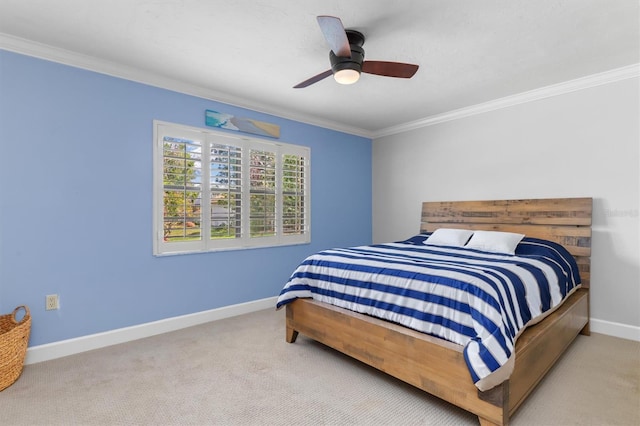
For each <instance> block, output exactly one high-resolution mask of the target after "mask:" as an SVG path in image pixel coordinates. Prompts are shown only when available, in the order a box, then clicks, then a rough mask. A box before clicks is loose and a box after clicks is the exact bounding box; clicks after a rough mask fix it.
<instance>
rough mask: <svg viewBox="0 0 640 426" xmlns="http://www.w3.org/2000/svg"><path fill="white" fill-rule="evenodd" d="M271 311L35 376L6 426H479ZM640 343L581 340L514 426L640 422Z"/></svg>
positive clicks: (5, 399)
mask: <svg viewBox="0 0 640 426" xmlns="http://www.w3.org/2000/svg"><path fill="white" fill-rule="evenodd" d="M284 335H285V331H284V310H282V311H275V310H265V311H260V312H254V313H251V314H247V315H242V316H237V317H234V318H228V319H225V320H220V321H215V322H211V323H207V324H202V325H199V326H195V327H191V328H188V329H184V330H179V331H175V332H172V333H167V334H163V335H159V336H154V337H150V338H146V339H141V340H137V341H134V342H129V343H125V344H121V345H116V346H111V347H107V348H103V349H99V350H95V351H91V352H85V353H82V354H77V355H73V356H69V357H65V358H60V359H57V360H52V361H47V362H42V363H39V364H31V365H27V366H25V369H24V372H23V373H22V376H21V377H20V378H19V379H18V381H17V382H16V383H14V384H13V385H12V386H10V387H9V388H7V389H5V390H4V391H2V392H0V424H2V425H478V420H477V418H476V417H475V416H473V415H471V414H470V413H467V412H465V411H463V410H461V409H459V408H457V407H454V406H452V405H450V404H448V403H446V402H443V401H441V400H439V399H438V398H435V397H432V396H430V395H428V394H425V393H424V392H421V391H420V390H418V389H416V388H413V387H412V386H409V385H406V384H404V383H402V382H400V381H398V380H396V379H394V378H392V377H389V376H387V375H386V374H384V373H381V372H379V371H377V370H374V369H372V368H370V367H367V366H365V365H363V364H361V363H359V362H357V361H355V360H352V359H351V358H348V357H346V356H344V355H342V354H340V353H338V352H335V351H333V350H332V349H329V348H327V347H325V346H323V345H320V344H318V343H316V342H314V341H312V340H310V339H308V338H306V337H305V336H303V335H300V336H299V337H298V340H297V342H296V343H294V344H288V343H286V342H285V340H284ZM639 383H640V342H634V341H629V340H624V339H617V338H613V337H609V336H604V335H598V334H593V335H592V336H590V337H586V336H579V337H578V338H577V340H576V341H575V342H574V343H573V345H572V346H571V347H570V349H569V350H568V352H567V353H566V354H565V355H564V356H563V357H562V359H561V360H560V361H559V363H558V364H557V365H556V366H555V367H554V368H553V369H552V370H551V372H550V373H549V375H548V376H547V377H546V378H545V379H544V380H543V381H542V382H541V383H540V385H539V386H538V388H537V389H536V391H535V392H534V393H533V394H532V395H531V396H530V397H529V398H528V399H527V401H526V402H525V403H524V404H523V405H522V406H521V408H520V409H519V410H518V412H517V413H516V414H515V415H514V416H513V417H512V419H511V424H512V425H514V426H519V425H638V424H640V392H639Z"/></svg>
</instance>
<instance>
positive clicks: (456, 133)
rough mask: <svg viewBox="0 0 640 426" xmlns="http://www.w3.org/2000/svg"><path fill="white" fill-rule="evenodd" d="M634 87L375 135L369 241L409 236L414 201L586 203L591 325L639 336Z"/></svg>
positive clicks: (638, 134)
mask: <svg viewBox="0 0 640 426" xmlns="http://www.w3.org/2000/svg"><path fill="white" fill-rule="evenodd" d="M638 83H639V79H638V78H629V79H625V80H621V81H616V82H613V83H609V84H605V85H601V86H596V87H590V88H587V89H582V90H579V91H575V92H571V93H565V94H561V95H557V96H553V97H549V98H545V99H541V100H536V101H532V102H527V103H524V104H520V105H515V106H511V107H508V108H503V109H498V110H495V111H491V112H485V113H482V114H478V115H474V116H469V117H466V118H460V119H457V120H453V121H448V122H444V123H440V124H435V125H431V126H427V127H423V128H419V129H415V130H410V131H406V132H404V133H399V134H395V135H391V136H386V137H383V138H379V139H376V140H375V141H374V144H373V240H374V242H384V241H397V240H399V239H402V238H405V237H408V236H410V235H415V234H417V233H418V229H419V221H420V208H421V202H422V201H439V200H482V199H513V198H556V197H593V199H594V201H593V208H594V211H593V240H592V243H593V244H592V248H593V250H592V275H591V316H592V320H593V319H595V323H596V324H599V326H600V329H601V330H606V327H605V325H607V324H609V325H612V326H614V328H615V327H617V328H618V329H621V328H622V329H627V330H630V333H631V335H632V336H635V335H640V332H639V331H640V250H639V242H640V228H639V226H638V222H639V213H638V211H639V200H638V194H639V192H640V186H639V174H638V169H639V165H640V161H639V153H638V145H639V140H640V130H639V127H640V124H639V123H640V119H639V117H640V106H639V96H638V93H639V84H638ZM593 324H594V322H593V321H592V325H593ZM594 331H598V330H594ZM603 332H606V331H603ZM613 334H615V332H614V333H613Z"/></svg>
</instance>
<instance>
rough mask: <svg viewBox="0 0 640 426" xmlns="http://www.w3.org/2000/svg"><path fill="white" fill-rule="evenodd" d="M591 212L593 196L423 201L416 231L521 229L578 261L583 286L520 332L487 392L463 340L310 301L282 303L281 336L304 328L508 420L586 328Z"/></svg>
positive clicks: (483, 420) (485, 416)
mask: <svg viewBox="0 0 640 426" xmlns="http://www.w3.org/2000/svg"><path fill="white" fill-rule="evenodd" d="M591 210H592V199H591V198H558V199H533V200H498V201H461V202H425V203H423V205H422V224H421V226H420V231H421V232H428V231H433V230H435V229H437V228H443V227H446V228H467V229H484V230H495V231H508V232H519V233H522V234H525V235H527V236H529V237H536V238H543V239H547V240H551V241H555V242H558V243H560V244H562V245H563V246H565V247H566V248H567V250H569V252H570V253H571V254H572V255H573V256H574V257H575V258H576V261H577V262H578V265H579V269H580V275H581V278H582V288H581V289H579V290H577V291H576V292H574V293H573V294H572V295H571V296H570V297H569V299H568V300H566V301H565V303H563V304H562V305H561V307H560V308H558V309H557V310H555V311H554V312H553V313H552V314H550V315H548V316H547V317H546V318H545V319H544V320H543V321H542V322H540V323H538V324H536V325H534V326H531V327H529V328H528V329H527V330H526V331H524V332H523V333H522V334H521V335H520V337H519V338H518V340H517V343H516V358H515V359H516V362H515V369H514V371H513V373H512V375H511V377H510V378H509V380H507V381H505V382H503V383H502V384H500V385H498V386H496V387H494V388H493V389H491V390H488V391H484V392H481V391H479V390H478V388H476V387H475V385H474V384H473V382H472V380H471V376H470V374H469V371H468V369H467V365H466V363H465V361H464V357H463V352H462V349H463V348H462V346H460V345H457V344H454V343H450V342H447V341H444V340H442V339H439V338H436V337H432V336H429V335H426V334H423V333H419V332H417V331H414V330H411V329H408V328H406V327H402V326H400V325H396V324H392V323H389V322H386V321H383V320H379V319H376V318H373V317H370V316H367V315H363V314H359V313H356V312H351V311H348V310H346V309H342V308H339V307H335V306H331V305H328V304H325V303H321V302H316V301H314V300H312V299H297V300H295V301H294V302H292V303H289V304H288V305H287V307H286V341H287V342H289V343H293V342H295V340H296V338H297V336H298V333H302V334H304V335H305V336H307V337H310V338H312V339H314V340H316V341H318V342H320V343H323V344H325V345H327V346H330V347H332V348H334V349H336V350H338V351H340V352H342V353H344V354H347V355H349V356H351V357H353V358H356V359H358V360H360V361H362V362H364V363H366V364H368V365H370V366H372V367H375V368H377V369H379V370H381V371H384V372H385V373H387V374H390V375H391V376H394V377H396V378H398V379H400V380H402V381H405V382H407V383H409V384H411V385H413V386H416V387H418V388H420V389H422V390H424V391H426V392H428V393H430V394H432V395H435V396H437V397H439V398H442V399H444V400H446V401H448V402H450V403H452V404H454V405H457V406H458V407H461V408H463V409H465V410H467V411H470V412H472V413H474V414H476V415H477V416H478V418H479V420H480V424H481V425H507V424H508V422H509V417H510V416H511V415H512V414H513V413H514V412H515V411H516V409H517V408H518V407H519V406H520V404H522V402H523V401H524V400H525V398H526V397H527V395H529V393H530V392H531V391H532V390H533V389H534V387H535V386H536V385H537V384H538V382H539V381H540V380H541V379H542V377H543V376H544V375H545V374H546V372H547V371H549V369H551V367H552V366H553V364H554V363H555V362H556V360H557V359H558V358H559V357H560V356H561V355H562V353H563V352H564V351H565V350H566V348H567V347H568V346H569V345H570V344H571V342H572V341H573V340H574V339H575V337H576V336H577V335H578V334H579V333H581V334H586V335H588V334H589V292H588V288H589V267H590V256H591Z"/></svg>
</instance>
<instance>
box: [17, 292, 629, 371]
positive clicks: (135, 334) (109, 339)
mask: <svg viewBox="0 0 640 426" xmlns="http://www.w3.org/2000/svg"><path fill="white" fill-rule="evenodd" d="M276 301H277V297H269V298H266V299H261V300H255V301H253V302H247V303H240V304H237V305H231V306H225V307H222V308H217V309H211V310H209V311H203V312H197V313H195V314H189V315H182V316H179V317H174V318H167V319H163V320H160V321H154V322H149V323H146V324H140V325H135V326H132V327H125V328H119V329H117V330H110V331H106V332H104V333H96V334H91V335H88V336H82V337H77V338H74V339H68V340H62V341H59V342H53V343H47V344H44V345H39V346H33V347H30V348H29V349H27V355H26V357H25V364H34V363H37V362H43V361H48V360H52V359H56V358H61V357H63V356H68V355H73V354H78V353H81V352H86V351H90V350H93V349H99V348H104V347H106V346H111V345H117V344H119V343H125V342H130V341H132V340H137V339H143V338H145V337H151V336H155V335H156V334H162V333H168V332H170V331H175V330H180V329H182V328H187V327H192V326H194V325H198V324H204V323H206V322H210V321H216V320H220V319H224V318H230V317H234V316H237V315H242V314H248V313H250V312H255V311H260V310H263V309H269V308H272V309H275V305H276ZM590 327H591V331H592V332H594V333H601V334H606V335H609V336H614V337H620V338H622V339H628V340H635V341H640V327H635V326H631V325H626V324H620V323H617V322H610V321H604V320H599V319H594V318H591V320H590Z"/></svg>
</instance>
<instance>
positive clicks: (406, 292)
mask: <svg viewBox="0 0 640 426" xmlns="http://www.w3.org/2000/svg"><path fill="white" fill-rule="evenodd" d="M427 236H428V234H424V235H423V234H421V235H418V236H416V237H413V238H411V239H409V240H406V241H403V242H398V243H389V244H377V245H371V246H361V247H351V248H341V249H331V250H325V251H322V252H319V253H317V254H314V255H312V256H309V257H308V258H307V259H305V261H304V262H302V263H301V264H300V265H299V266H298V268H297V269H296V270H295V271H294V273H293V274H292V275H291V278H290V279H289V281H288V282H287V284H286V285H285V287H284V288H283V290H282V292H281V293H280V296H279V298H278V302H277V308H281V307H282V306H283V305H285V304H287V303H289V302H291V301H293V300H295V299H296V298H302V297H308V298H313V299H315V300H318V301H321V302H325V303H329V304H332V305H335V306H340V307H343V308H346V309H349V310H352V311H356V312H360V313H364V314H368V315H371V316H374V317H378V318H382V319H385V320H388V321H392V322H395V323H398V324H401V325H404V326H406V327H409V328H412V329H415V330H418V331H421V332H424V333H428V334H430V335H433V336H437V337H440V338H443V339H446V340H448V341H450V342H454V343H457V344H460V345H462V346H464V357H465V360H466V362H467V365H468V367H469V371H470V373H471V377H472V379H473V381H474V383H475V384H476V386H477V387H478V388H479V389H480V390H488V389H490V388H492V387H493V386H495V385H497V384H499V383H501V382H502V381H504V380H506V379H507V378H508V377H509V376H510V375H511V372H512V371H513V365H514V347H515V341H516V338H517V337H518V335H519V334H520V333H521V332H522V331H523V330H524V328H525V327H526V326H527V325H530V324H534V323H536V322H538V321H539V320H541V319H542V318H544V316H546V315H547V314H548V313H550V312H551V311H553V310H554V308H556V307H558V306H559V305H560V304H561V303H562V301H563V300H564V299H565V298H566V297H567V296H568V295H569V294H570V293H571V292H572V291H574V290H575V289H577V288H578V287H579V284H580V276H579V273H578V268H577V265H576V262H575V260H574V259H573V257H572V256H571V255H570V254H569V253H568V252H567V251H566V250H565V249H564V248H563V247H562V246H560V245H558V244H556V243H553V242H550V241H545V240H539V239H533V238H524V239H523V241H522V242H521V243H520V244H519V245H518V248H517V250H516V255H515V256H511V255H501V254H492V253H487V252H482V251H478V250H473V249H468V248H452V247H442V246H433V245H424V244H423V241H424V239H426V237H427Z"/></svg>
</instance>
